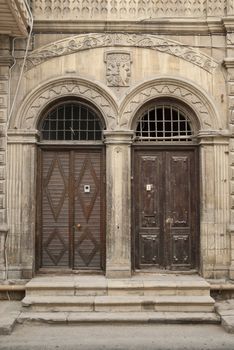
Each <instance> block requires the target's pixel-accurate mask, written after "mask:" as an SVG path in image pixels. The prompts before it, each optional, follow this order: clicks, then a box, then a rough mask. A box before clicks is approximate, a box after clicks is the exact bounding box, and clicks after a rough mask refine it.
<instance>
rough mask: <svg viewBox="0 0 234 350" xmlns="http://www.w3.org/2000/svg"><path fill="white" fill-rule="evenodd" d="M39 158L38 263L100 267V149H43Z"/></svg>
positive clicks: (101, 176) (101, 249)
mask: <svg viewBox="0 0 234 350" xmlns="http://www.w3.org/2000/svg"><path fill="white" fill-rule="evenodd" d="M39 158H40V159H39V162H40V168H41V171H40V176H39V177H40V179H39V198H40V205H39V227H38V228H39V230H38V234H39V249H38V250H39V256H40V259H39V260H40V261H39V267H42V268H49V267H57V268H75V269H92V270H93V269H95V270H96V269H102V268H103V262H104V251H105V249H104V237H103V231H104V227H103V225H104V220H103V204H104V200H103V197H104V193H103V192H104V191H103V151H102V149H90V150H87V149H84V150H64V151H62V150H61V151H60V150H50V149H41V150H40V151H39Z"/></svg>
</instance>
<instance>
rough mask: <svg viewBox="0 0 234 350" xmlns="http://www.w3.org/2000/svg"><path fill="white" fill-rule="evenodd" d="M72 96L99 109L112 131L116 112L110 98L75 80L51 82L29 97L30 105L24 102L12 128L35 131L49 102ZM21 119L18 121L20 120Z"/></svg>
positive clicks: (89, 84)
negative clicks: (85, 100) (87, 101)
mask: <svg viewBox="0 0 234 350" xmlns="http://www.w3.org/2000/svg"><path fill="white" fill-rule="evenodd" d="M66 96H73V97H82V98H85V99H87V100H89V101H90V102H91V103H93V104H95V105H96V106H97V108H99V109H100V112H101V113H102V115H103V117H104V119H105V122H106V124H107V128H109V129H110V130H112V129H113V128H114V127H115V123H116V120H117V111H116V108H115V106H114V102H113V101H112V100H111V98H108V97H106V96H105V93H104V92H102V91H101V89H100V88H97V87H94V86H93V85H92V84H91V83H86V82H83V81H78V80H77V82H75V79H74V78H72V79H69V78H67V79H63V80H59V81H53V82H51V84H48V86H47V88H44V89H43V90H42V91H41V92H37V93H35V95H34V96H33V97H29V100H30V103H29V102H25V103H24V105H23V106H22V109H21V110H20V111H19V114H18V115H17V118H19V119H16V120H15V122H13V125H12V128H15V129H20V128H23V129H36V128H37V122H38V117H39V116H40V114H41V112H42V111H43V109H44V108H45V107H46V106H47V105H48V104H49V103H51V102H53V101H55V100H56V99H58V98H61V97H66ZM21 117H22V118H23V119H22V120H20V118H21Z"/></svg>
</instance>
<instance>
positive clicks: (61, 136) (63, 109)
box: [41, 103, 102, 141]
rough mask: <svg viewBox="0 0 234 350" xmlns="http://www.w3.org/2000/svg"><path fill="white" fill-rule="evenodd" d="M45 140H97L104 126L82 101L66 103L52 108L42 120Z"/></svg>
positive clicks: (42, 132) (42, 133)
mask: <svg viewBox="0 0 234 350" xmlns="http://www.w3.org/2000/svg"><path fill="white" fill-rule="evenodd" d="M41 135H42V139H43V140H62V141H75V140H76V141H90V140H93V141H97V140H101V139H102V127H101V123H100V119H99V117H98V116H97V114H96V113H95V112H94V111H93V110H92V109H91V108H88V107H87V106H86V105H84V104H81V103H65V104H62V105H59V106H57V107H55V108H54V109H53V110H51V111H50V112H49V113H48V114H47V116H46V117H45V119H44V120H43V122H42V128H41Z"/></svg>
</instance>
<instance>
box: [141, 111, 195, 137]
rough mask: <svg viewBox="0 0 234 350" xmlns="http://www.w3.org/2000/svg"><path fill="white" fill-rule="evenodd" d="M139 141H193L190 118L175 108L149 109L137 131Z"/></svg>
mask: <svg viewBox="0 0 234 350" xmlns="http://www.w3.org/2000/svg"><path fill="white" fill-rule="evenodd" d="M136 137H137V141H141V142H143V141H163V142H166V141H191V138H192V130H191V125H190V121H189V118H188V117H187V116H186V115H185V113H184V112H182V111H181V110H180V109H179V108H177V107H174V106H165V105H163V106H162V105H160V106H155V107H153V108H149V109H148V110H147V112H146V113H144V115H143V116H142V117H141V118H140V120H139V121H138V124H137V129H136Z"/></svg>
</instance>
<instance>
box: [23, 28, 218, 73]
mask: <svg viewBox="0 0 234 350" xmlns="http://www.w3.org/2000/svg"><path fill="white" fill-rule="evenodd" d="M120 46H122V47H139V48H145V49H150V50H156V51H159V52H164V53H167V54H169V55H173V56H176V57H179V58H181V59H183V60H185V61H188V62H190V63H192V64H194V65H196V66H198V67H200V68H202V69H204V70H206V71H207V72H209V73H212V72H213V71H214V69H215V68H217V66H218V64H217V62H216V61H215V60H214V59H213V58H212V57H210V56H208V55H206V54H204V53H202V52H199V51H197V50H195V49H193V48H192V47H189V46H187V45H183V44H181V43H179V42H177V41H173V40H169V39H165V38H162V37H158V36H156V35H150V34H128V33H126V34H123V33H109V34H85V35H76V36H74V37H72V38H71V37H69V38H66V39H62V40H59V41H57V42H55V43H53V44H49V45H46V46H43V47H41V48H40V49H38V50H35V51H34V52H32V54H31V55H29V56H28V58H27V70H29V69H31V68H33V67H35V66H37V65H39V64H41V63H43V62H45V61H47V60H49V59H52V58H54V57H59V56H64V55H69V54H72V53H75V52H79V51H83V50H88V49H91V48H100V47H120Z"/></svg>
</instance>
